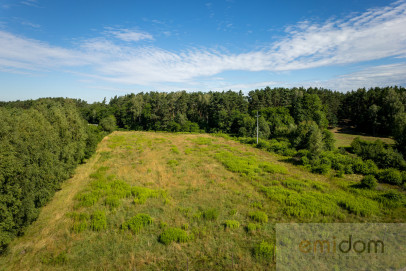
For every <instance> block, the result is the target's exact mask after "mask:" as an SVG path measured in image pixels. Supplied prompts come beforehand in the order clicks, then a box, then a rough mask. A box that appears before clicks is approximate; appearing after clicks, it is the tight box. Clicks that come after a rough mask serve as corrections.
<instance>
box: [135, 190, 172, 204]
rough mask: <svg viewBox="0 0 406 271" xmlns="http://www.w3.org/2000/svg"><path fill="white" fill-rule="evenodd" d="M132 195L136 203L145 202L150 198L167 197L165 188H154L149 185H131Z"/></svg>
mask: <svg viewBox="0 0 406 271" xmlns="http://www.w3.org/2000/svg"><path fill="white" fill-rule="evenodd" d="M131 195H133V196H134V203H136V204H143V203H145V201H146V200H147V199H149V198H158V197H163V198H165V197H166V194H165V192H164V191H163V190H153V189H150V188H147V187H139V186H133V187H131Z"/></svg>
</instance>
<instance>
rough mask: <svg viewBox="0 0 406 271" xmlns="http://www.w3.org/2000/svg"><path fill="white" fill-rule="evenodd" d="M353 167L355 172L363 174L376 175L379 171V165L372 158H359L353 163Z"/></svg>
mask: <svg viewBox="0 0 406 271" xmlns="http://www.w3.org/2000/svg"><path fill="white" fill-rule="evenodd" d="M353 169H354V172H355V173H359V174H362V175H375V174H376V173H377V172H378V167H377V166H376V164H375V163H374V161H372V160H366V161H362V159H360V158H358V159H356V160H355V161H354V163H353Z"/></svg>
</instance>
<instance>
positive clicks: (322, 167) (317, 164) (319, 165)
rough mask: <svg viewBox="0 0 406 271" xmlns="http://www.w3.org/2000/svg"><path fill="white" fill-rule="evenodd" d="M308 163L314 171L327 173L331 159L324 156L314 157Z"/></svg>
mask: <svg viewBox="0 0 406 271" xmlns="http://www.w3.org/2000/svg"><path fill="white" fill-rule="evenodd" d="M310 163H311V166H312V172H314V173H319V174H327V173H328V172H329V171H330V169H331V161H330V160H329V159H328V158H326V157H322V158H321V159H314V160H312V161H311V162H310Z"/></svg>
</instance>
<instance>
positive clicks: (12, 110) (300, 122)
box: [0, 87, 406, 250]
mask: <svg viewBox="0 0 406 271" xmlns="http://www.w3.org/2000/svg"><path fill="white" fill-rule="evenodd" d="M257 114H259V118H258V126H259V137H260V141H259V144H256V139H254V137H255V135H256V134H255V133H256V124H257V118H256V115H257ZM338 124H341V125H342V124H345V125H347V126H352V127H354V129H356V130H358V131H360V132H366V133H370V134H373V135H382V136H389V137H392V138H393V139H394V140H395V142H396V144H395V145H393V146H391V145H388V144H385V143H383V142H381V141H379V140H378V141H376V142H372V143H371V142H366V141H363V140H361V139H356V140H354V142H353V143H352V145H351V148H349V149H348V148H347V149H336V148H335V147H334V137H333V134H332V133H331V132H330V131H329V130H328V128H331V127H334V126H336V125H338ZM116 129H123V130H152V131H170V132H209V133H223V134H228V135H231V136H234V137H235V138H236V139H237V140H239V141H240V142H243V143H248V144H255V146H256V147H258V148H263V149H266V150H267V151H271V152H275V153H279V154H282V155H285V156H288V157H290V160H291V161H292V162H294V163H297V164H299V165H302V166H303V167H305V168H308V169H309V170H310V171H312V172H317V173H321V174H328V173H332V174H335V175H336V176H342V175H343V174H352V173H357V174H362V175H365V176H367V177H366V178H367V179H368V180H369V183H371V182H372V184H373V183H374V182H376V181H379V182H385V183H389V184H392V185H396V186H399V187H402V186H403V187H405V182H406V171H405V170H406V162H405V160H404V156H406V89H405V88H402V87H385V88H373V89H369V90H366V89H358V90H357V91H351V92H347V93H340V92H334V91H331V90H327V89H317V88H308V89H304V88H291V89H287V88H274V89H271V88H269V87H267V88H265V89H260V90H254V91H250V92H249V93H248V94H247V95H244V94H243V93H242V92H241V91H240V92H232V91H225V92H191V93H190V92H186V91H180V92H171V93H163V92H148V93H138V94H128V95H125V96H120V97H117V96H116V97H114V98H112V99H111V100H110V101H109V102H107V101H106V99H105V100H104V101H102V102H95V103H93V104H89V103H87V102H86V101H83V100H75V99H63V98H55V99H39V100H35V101H32V100H30V101H16V102H2V103H0V247H1V248H3V249H4V248H5V247H6V246H7V244H8V243H9V242H10V241H11V240H12V238H13V237H15V236H17V235H20V234H22V233H23V231H24V228H25V227H26V226H27V225H29V224H30V223H31V222H32V221H34V220H35V219H36V217H37V216H38V212H39V208H40V207H41V206H43V205H44V204H46V202H47V201H48V200H49V199H50V197H52V195H53V193H54V192H55V191H56V190H58V189H59V187H60V184H61V182H62V181H64V180H66V179H67V178H69V176H70V175H71V174H72V173H73V170H74V169H75V167H76V166H77V165H78V164H79V163H82V162H83V161H84V160H85V159H86V158H88V157H90V156H91V155H92V153H93V152H94V150H95V148H96V145H97V143H98V142H99V141H100V140H101V138H102V137H103V136H104V135H106V134H107V133H109V132H112V131H114V130H116ZM372 186H373V185H372ZM0 250H1V249H0Z"/></svg>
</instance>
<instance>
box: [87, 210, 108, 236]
mask: <svg viewBox="0 0 406 271" xmlns="http://www.w3.org/2000/svg"><path fill="white" fill-rule="evenodd" d="M90 228H91V229H92V230H93V231H101V230H104V229H106V228H107V219H106V214H105V213H104V212H103V211H95V212H94V213H93V214H92V215H91V220H90Z"/></svg>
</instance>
